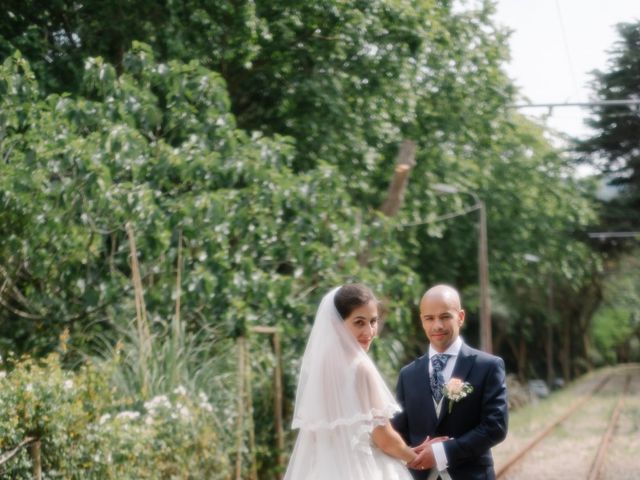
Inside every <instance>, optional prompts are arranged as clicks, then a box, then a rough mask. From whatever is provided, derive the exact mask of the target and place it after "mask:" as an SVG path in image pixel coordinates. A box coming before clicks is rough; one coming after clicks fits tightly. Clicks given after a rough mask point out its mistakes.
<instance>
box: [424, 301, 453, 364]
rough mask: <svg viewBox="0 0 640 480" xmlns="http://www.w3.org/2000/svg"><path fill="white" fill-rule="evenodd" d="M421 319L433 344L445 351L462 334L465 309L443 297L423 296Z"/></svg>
mask: <svg viewBox="0 0 640 480" xmlns="http://www.w3.org/2000/svg"><path fill="white" fill-rule="evenodd" d="M420 320H422V328H423V329H424V333H426V334H427V338H428V339H429V342H430V343H431V346H432V347H433V348H435V349H436V350H437V351H438V352H444V351H445V350H446V349H447V348H449V346H451V344H452V343H453V342H454V341H455V340H456V338H458V335H459V334H460V327H462V324H463V323H464V310H462V309H460V308H456V306H454V305H452V304H451V302H447V301H446V299H443V298H423V299H422V301H421V302H420Z"/></svg>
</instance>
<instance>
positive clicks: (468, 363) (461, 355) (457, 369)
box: [429, 343, 476, 428]
mask: <svg viewBox="0 0 640 480" xmlns="http://www.w3.org/2000/svg"><path fill="white" fill-rule="evenodd" d="M475 362H476V356H475V355H474V354H473V353H471V351H470V349H469V347H467V344H466V343H463V344H462V346H461V347H460V351H459V352H458V358H457V359H456V364H455V365H454V366H453V372H452V373H451V378H459V379H460V380H462V381H463V382H464V381H466V379H467V376H468V375H469V372H470V371H471V367H473V364H474V363H475ZM429 391H431V388H429ZM431 403H432V404H433V401H432V402H431ZM434 411H435V410H434ZM448 413H449V400H448V399H447V398H444V399H443V402H442V408H441V409H440V416H439V417H438V422H437V425H436V428H437V426H439V425H440V422H442V419H443V418H444V417H445V416H446V415H448Z"/></svg>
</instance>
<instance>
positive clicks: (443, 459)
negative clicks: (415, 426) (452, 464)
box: [431, 442, 449, 472]
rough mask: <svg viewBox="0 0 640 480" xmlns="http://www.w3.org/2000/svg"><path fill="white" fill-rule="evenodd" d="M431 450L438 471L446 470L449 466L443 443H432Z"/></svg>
mask: <svg viewBox="0 0 640 480" xmlns="http://www.w3.org/2000/svg"><path fill="white" fill-rule="evenodd" d="M431 448H432V450H433V456H434V457H435V459H436V468H437V469H438V471H439V472H441V471H442V470H446V469H447V467H448V466H449V460H447V454H446V453H445V451H444V444H443V442H438V443H432V444H431Z"/></svg>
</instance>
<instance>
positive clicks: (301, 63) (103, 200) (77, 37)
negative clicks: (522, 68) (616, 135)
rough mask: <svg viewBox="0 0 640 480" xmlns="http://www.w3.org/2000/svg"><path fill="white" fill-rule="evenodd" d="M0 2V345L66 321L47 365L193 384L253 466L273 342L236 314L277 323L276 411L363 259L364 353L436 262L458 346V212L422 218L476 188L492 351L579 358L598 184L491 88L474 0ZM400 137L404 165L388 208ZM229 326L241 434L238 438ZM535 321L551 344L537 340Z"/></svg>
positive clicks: (469, 252)
mask: <svg viewBox="0 0 640 480" xmlns="http://www.w3.org/2000/svg"><path fill="white" fill-rule="evenodd" d="M6 8H7V12H8V15H6V16H5V17H4V18H3V19H2V20H0V57H1V58H2V60H3V64H2V67H1V69H0V112H1V113H0V205H1V206H2V208H1V209H0V227H1V228H2V231H3V232H6V234H5V235H1V236H0V354H1V353H3V352H6V351H8V350H16V351H18V352H32V353H33V354H34V355H36V356H39V355H43V354H46V353H47V352H49V351H50V350H51V349H52V348H53V345H55V344H56V338H57V336H58V335H59V334H60V332H62V331H64V329H69V331H70V332H71V341H70V342H71V343H70V347H71V352H70V355H68V356H67V357H66V361H67V363H68V364H69V365H70V366H77V365H80V364H83V363H84V358H85V357H86V356H94V357H96V356H97V357H100V358H119V359H120V360H119V361H118V363H117V364H116V365H117V367H116V368H115V370H114V371H113V373H112V375H111V376H110V378H109V381H110V382H111V384H112V385H115V386H116V387H117V391H118V392H120V393H119V394H120V395H122V396H123V397H126V398H137V399H138V401H139V403H142V402H144V401H150V400H151V398H152V397H154V396H158V395H163V394H167V393H170V392H174V390H175V389H176V388H178V387H179V386H180V385H185V386H186V387H187V389H188V391H189V392H197V391H201V392H203V393H204V394H205V395H207V396H208V397H209V398H211V403H212V405H213V408H214V410H215V413H216V415H215V416H216V417H218V418H223V419H224V421H222V422H221V424H220V425H219V431H217V432H216V434H218V435H220V445H221V447H220V448H221V452H223V454H224V455H223V456H224V457H225V458H227V459H230V458H232V457H233V456H234V454H238V453H240V454H241V455H243V459H244V460H245V465H244V466H243V472H245V473H246V472H247V471H248V466H247V465H246V462H247V460H249V459H250V457H251V455H257V460H256V461H257V463H258V466H259V469H260V474H261V476H260V478H269V475H270V474H271V473H272V472H273V471H274V464H275V457H276V455H277V454H278V453H279V452H275V451H274V448H273V436H274V432H273V422H272V419H271V416H272V409H273V406H272V403H273V397H274V395H275V393H274V391H273V385H272V382H271V369H272V367H273V364H274V361H275V360H276V359H275V358H274V354H273V351H272V349H271V347H270V346H269V344H268V342H267V341H266V340H265V339H264V338H262V337H259V336H257V335H253V334H252V333H251V332H252V327H255V326H258V325H263V326H265V325H266V326H273V327H277V328H279V329H280V331H281V332H282V335H283V359H284V361H283V366H284V388H285V404H284V409H285V421H286V420H287V418H288V417H287V416H288V415H289V413H290V407H291V402H292V400H293V394H294V391H295V381H296V370H297V365H298V363H297V361H298V360H299V358H300V355H301V353H302V350H303V348H304V344H305V340H306V335H307V333H308V330H309V326H310V323H311V321H312V318H313V312H314V310H315V306H316V305H317V302H318V300H319V298H320V297H321V295H322V294H323V293H324V292H325V291H326V290H327V289H328V288H330V287H331V286H333V285H336V284H339V283H342V282H345V281H349V280H359V281H363V282H365V283H367V284H369V285H370V286H371V287H372V288H373V289H374V291H376V292H377V293H378V294H379V295H380V297H381V298H382V299H383V300H384V301H385V303H386V305H387V307H388V316H387V320H386V322H385V324H386V326H385V330H384V333H383V335H382V337H383V338H382V339H381V342H379V343H377V344H376V346H375V347H374V351H373V355H374V356H375V357H376V360H377V361H378V363H379V365H380V366H381V368H382V369H383V371H384V373H385V374H386V375H387V377H388V378H389V380H390V382H393V380H394V377H395V375H396V372H397V369H398V368H399V366H400V365H401V364H402V363H403V362H404V361H406V360H407V359H409V358H411V357H412V356H414V355H415V354H418V353H419V352H420V351H421V350H422V349H423V348H424V335H423V334H421V333H420V328H419V325H418V322H416V319H415V306H416V303H417V300H418V298H419V295H420V294H421V292H422V291H423V290H424V289H425V288H426V286H428V285H429V284H431V283H434V282H448V283H452V284H455V285H457V286H458V287H460V288H461V289H462V290H463V292H464V303H465V306H466V308H467V310H468V313H469V314H468V317H467V318H468V321H467V327H466V328H467V330H466V332H465V333H464V335H465V337H466V338H467V340H468V341H469V342H470V343H472V344H475V343H476V333H477V332H476V330H477V314H476V312H477V310H478V308H477V277H478V273H477V258H476V251H477V239H478V233H477V231H476V225H477V217H476V216H475V215H476V213H468V214H465V215H459V216H456V217H455V218H451V219H449V220H442V219H441V216H442V215H446V214H450V213H452V212H457V211H463V210H465V209H467V208H468V207H470V206H471V205H472V203H473V202H474V201H475V198H480V199H482V200H483V201H484V202H485V204H486V207H487V219H488V232H489V260H490V278H491V285H492V302H493V318H494V338H495V344H496V348H497V350H498V353H500V354H501V355H503V356H504V357H505V358H506V360H507V364H508V366H509V368H510V370H517V371H518V372H519V373H520V374H521V375H522V376H528V375H541V374H542V373H543V372H544V370H545V368H547V370H548V371H549V368H550V367H551V369H552V367H553V366H554V365H557V364H561V366H562V369H563V374H564V375H565V376H566V377H567V378H569V377H570V376H572V375H574V374H575V373H576V372H578V371H579V370H580V368H582V367H583V364H580V363H579V360H575V361H574V357H575V359H581V358H582V359H584V361H585V362H586V361H590V360H589V359H592V357H589V352H588V347H589V341H590V339H589V338H586V339H585V338H584V337H583V336H582V332H584V331H588V330H589V329H588V326H589V322H590V320H591V316H592V313H593V311H594V310H595V309H596V308H597V306H598V300H599V292H600V290H599V284H596V285H594V280H593V278H594V273H597V272H599V270H600V262H599V258H598V257H597V255H595V254H594V253H593V252H592V251H591V250H590V249H589V248H588V246H587V245H586V244H585V243H584V242H583V237H584V232H583V230H584V229H585V227H586V225H589V224H593V223H594V222H595V218H596V217H595V212H594V209H593V204H592V201H591V200H590V196H591V193H592V190H593V185H591V184H590V183H589V182H580V181H576V180H574V179H573V175H572V173H573V172H572V170H571V168H570V167H569V166H568V165H567V162H566V160H565V158H564V157H563V156H562V155H561V154H559V153H558V152H557V151H556V150H554V149H553V148H552V147H551V146H550V144H549V142H548V141H547V139H546V138H545V134H544V131H543V130H542V129H541V128H540V127H539V126H537V125H535V124H532V123H531V122H529V121H527V120H525V119H524V118H522V117H520V116H519V115H517V114H516V113H515V112H514V111H513V110H511V109H510V108H509V104H510V103H511V99H512V96H513V94H514V87H513V85H512V83H511V81H510V80H509V79H508V78H507V76H506V75H505V74H504V72H503V70H502V63H503V62H504V61H505V59H506V58H507V55H508V52H507V50H506V34H505V32H504V31H503V30H502V29H501V28H500V27H499V26H496V25H495V24H494V22H493V19H492V16H491V15H492V12H493V6H492V4H491V2H488V1H478V2H469V3H468V4H466V5H465V8H461V7H460V6H459V5H457V4H455V5H454V4H453V3H452V2H449V1H445V0H439V1H436V0H425V1H420V2H412V1H408V0H406V1H405V0H400V1H393V2H390V1H383V0H372V1H367V2H360V1H353V2H337V1H335V0H323V1H320V2H315V3H310V2H307V1H303V0H300V1H292V2H286V3H282V2H262V1H258V2H253V1H246V2H227V1H215V2H203V1H199V0H194V1H188V2H178V3H177V2H160V4H158V5H155V6H154V7H153V8H152V7H150V6H149V4H148V2H140V1H133V2H129V1H128V2H122V1H114V2H109V5H106V4H105V3H104V2H93V1H88V2H83V3H82V4H78V3H74V2H53V3H51V4H50V5H49V6H47V7H46V8H39V6H38V5H36V3H34V2H26V3H24V2H8V4H7V7H6ZM38 32H39V33H38ZM143 42H144V43H143ZM404 139H410V140H413V141H415V142H416V144H417V154H416V165H415V167H414V168H413V170H412V171H411V173H410V176H409V183H408V188H407V190H406V192H404V193H405V195H404V204H403V207H402V209H401V210H400V212H399V213H398V214H397V215H396V216H393V217H387V216H384V215H383V214H382V213H380V211H379V209H380V205H381V204H382V203H383V200H384V199H385V195H386V191H387V188H388V185H389V182H390V179H391V177H392V175H393V170H394V166H395V165H394V161H395V160H394V158H395V155H396V153H397V150H398V146H399V145H400V143H401V141H402V140H404ZM436 183H445V184H449V185H451V186H454V187H455V188H456V189H457V191H458V193H457V194H455V195H448V196H442V195H439V194H438V193H437V192H436V191H435V190H434V189H433V188H432V187H433V185H434V184H436ZM532 259H535V260H534V261H531V260H532ZM550 291H551V293H549V292H550ZM585 298H588V299H589V301H583V300H584V299H585ZM585 328H586V330H585ZM240 337H243V338H244V337H248V338H249V349H250V352H251V355H250V356H249V358H250V360H249V362H250V370H251V371H252V372H253V388H252V389H251V392H250V393H252V394H253V403H254V405H255V410H254V412H253V415H252V416H251V419H252V420H253V421H254V422H255V429H253V427H252V426H251V422H248V423H247V425H248V426H246V428H247V429H248V430H249V432H247V433H251V432H252V431H253V430H255V432H256V438H255V441H256V449H255V451H254V452H247V450H246V447H245V445H244V444H243V445H241V447H240V448H241V451H240V452H238V451H237V450H236V448H237V447H236V443H235V437H234V434H235V433H237V432H234V429H235V425H236V423H235V422H236V419H237V417H238V416H239V415H240V410H241V408H240V407H238V406H237V405H236V403H235V397H236V394H237V390H236V389H237V388H239V387H238V386H237V384H236V383H237V382H236V373H235V372H236V369H237V360H236V359H237V355H236V350H235V344H234V341H235V339H237V338H240ZM553 338H558V339H560V341H561V342H562V343H561V345H560V347H561V348H560V349H558V345H556V348H555V350H556V351H557V350H561V351H562V352H567V353H566V355H567V356H562V357H559V356H558V355H556V356H555V357H554V356H553V355H552V356H551V357H549V358H547V357H545V355H544V353H545V352H544V348H543V347H541V345H549V343H548V340H549V339H553ZM583 340H585V341H583ZM545 348H546V347H545ZM570 354H571V355H570ZM562 355H565V353H563V354H562ZM569 355H570V356H569ZM530 357H531V358H534V359H535V358H540V359H544V358H546V360H545V361H531V362H528V361H527V358H530ZM545 362H546V363H547V365H545ZM127 408H128V407H127ZM137 411H139V412H140V411H141V409H138V410H137ZM250 413H251V412H250ZM111 418H113V416H112V417H111ZM134 420H135V421H134V422H132V428H133V429H134V430H135V429H139V431H138V430H135V432H137V433H136V434H138V433H139V434H140V435H147V433H145V428H146V427H145V424H144V422H142V423H139V424H138V423H137V422H141V421H142V420H141V417H136V419H134ZM91 421H93V420H91ZM105 421H106V420H105ZM114 421H115V420H114ZM114 428H115V427H114ZM107 430H109V429H105V431H107ZM109 431H111V432H115V430H109ZM240 433H243V432H240ZM204 434H205V433H203V435H204ZM114 435H115V433H114ZM126 441H127V440H126V439H125V438H124V437H122V438H121V437H118V438H115V439H114V440H113V442H112V443H113V444H114V445H115V444H118V445H120V446H121V447H122V448H123V449H126V448H128V447H127V446H126V445H127V444H126ZM185 442H187V440H185ZM181 445H182V443H181ZM185 445H186V444H185ZM118 448H120V447H118ZM256 452H257V453H256ZM186 460H188V459H185V461H186ZM147 461H149V462H152V461H153V462H155V461H159V460H158V459H155V457H154V458H153V459H152V458H151V457H149V459H145V460H144V462H147ZM149 465H150V464H149ZM140 468H143V467H140ZM185 468H186V467H185ZM114 472H115V470H114ZM110 474H111V473H110ZM114 475H115V473H114Z"/></svg>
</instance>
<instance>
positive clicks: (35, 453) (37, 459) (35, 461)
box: [29, 438, 42, 480]
mask: <svg viewBox="0 0 640 480" xmlns="http://www.w3.org/2000/svg"><path fill="white" fill-rule="evenodd" d="M29 453H30V454H31V464H32V469H33V479H34V480H42V459H41V456H40V439H39V438H38V439H37V440H36V441H35V442H33V443H32V444H30V445H29Z"/></svg>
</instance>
